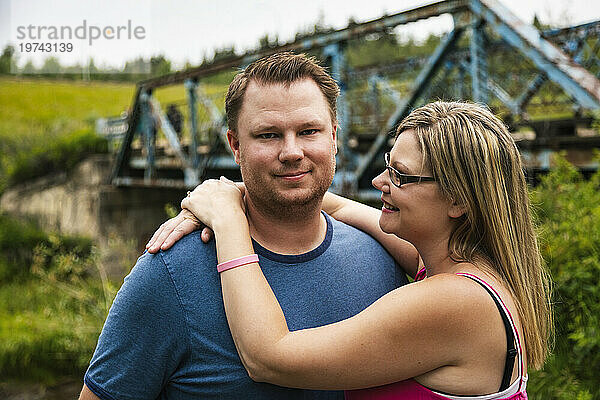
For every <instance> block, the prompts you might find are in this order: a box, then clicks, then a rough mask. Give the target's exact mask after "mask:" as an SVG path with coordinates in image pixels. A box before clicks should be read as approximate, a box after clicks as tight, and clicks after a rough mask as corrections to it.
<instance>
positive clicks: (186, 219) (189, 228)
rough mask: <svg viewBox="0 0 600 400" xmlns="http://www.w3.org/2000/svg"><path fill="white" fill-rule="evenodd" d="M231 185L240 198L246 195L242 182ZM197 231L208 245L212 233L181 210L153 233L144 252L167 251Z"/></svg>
mask: <svg viewBox="0 0 600 400" xmlns="http://www.w3.org/2000/svg"><path fill="white" fill-rule="evenodd" d="M223 179H224V181H225V182H229V183H233V182H231V181H229V180H227V179H226V178H223ZM233 184H234V185H235V186H236V187H237V188H238V189H239V190H240V191H241V193H242V196H243V195H244V194H245V193H246V186H244V184H243V183H242V182H235V183H233ZM198 229H202V233H201V234H200V237H201V239H202V241H203V242H204V243H208V242H209V241H210V240H211V239H212V238H213V231H212V230H211V229H210V228H208V227H207V226H206V225H205V224H203V223H202V222H201V221H200V220H199V219H198V218H196V216H195V215H194V214H193V213H192V212H191V211H189V210H187V209H183V210H181V212H180V213H179V214H177V216H175V217H173V218H171V219H169V220H168V221H166V222H164V223H163V224H162V225H161V226H160V227H159V228H158V230H157V231H156V232H154V235H152V238H151V239H150V241H148V244H146V250H148V252H149V253H153V254H154V253H158V251H159V250H168V249H170V248H171V246H173V245H174V244H175V243H176V242H177V241H178V240H179V239H181V238H182V237H184V236H185V235H188V234H190V233H192V232H193V231H195V230H198Z"/></svg>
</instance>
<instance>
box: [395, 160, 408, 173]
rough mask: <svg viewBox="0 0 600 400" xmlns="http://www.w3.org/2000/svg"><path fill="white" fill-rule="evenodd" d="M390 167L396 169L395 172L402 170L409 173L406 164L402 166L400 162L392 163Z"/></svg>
mask: <svg viewBox="0 0 600 400" xmlns="http://www.w3.org/2000/svg"><path fill="white" fill-rule="evenodd" d="M392 167H394V168H396V169H397V170H404V171H406V172H409V171H410V168H408V167H407V166H406V164H403V163H402V162H401V161H393V162H392Z"/></svg>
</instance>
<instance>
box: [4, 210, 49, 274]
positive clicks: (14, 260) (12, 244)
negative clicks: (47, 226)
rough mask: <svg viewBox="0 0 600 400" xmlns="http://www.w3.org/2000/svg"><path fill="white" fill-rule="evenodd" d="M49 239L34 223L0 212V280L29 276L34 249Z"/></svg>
mask: <svg viewBox="0 0 600 400" xmlns="http://www.w3.org/2000/svg"><path fill="white" fill-rule="evenodd" d="M47 240H48V235H47V234H46V233H44V232H42V231H41V230H40V229H39V228H38V227H37V226H35V225H34V224H33V223H30V222H27V221H19V220H17V219H14V218H11V217H9V216H7V215H3V214H0V282H1V283H5V282H10V281H13V280H19V279H23V278H24V277H26V276H28V275H29V274H30V266H31V263H32V261H33V249H34V248H35V247H36V246H37V245H38V244H40V243H43V242H45V241H47Z"/></svg>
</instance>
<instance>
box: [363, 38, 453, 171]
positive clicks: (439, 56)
mask: <svg viewBox="0 0 600 400" xmlns="http://www.w3.org/2000/svg"><path fill="white" fill-rule="evenodd" d="M463 31H464V28H463V27H460V28H455V29H454V30H452V31H451V32H449V33H448V34H447V35H446V37H445V38H444V40H442V42H441V43H440V44H439V45H438V47H437V48H436V49H435V51H434V53H433V54H432V55H431V57H430V58H429V61H428V62H427V65H426V66H425V68H423V69H422V70H421V72H420V73H419V76H418V77H417V79H416V80H415V85H414V88H413V90H412V92H411V93H410V94H409V96H408V97H407V98H406V99H405V100H404V102H403V103H402V104H401V105H400V106H399V107H398V108H397V109H396V112H394V114H392V116H391V117H390V118H389V119H388V121H387V123H386V126H385V128H384V129H383V130H382V131H381V132H379V134H378V135H377V137H376V138H375V141H374V142H373V144H372V145H371V148H370V149H369V151H368V152H367V154H365V155H364V156H363V157H361V159H360V161H359V163H358V167H357V168H356V170H355V171H354V175H355V176H356V178H355V179H357V180H358V179H360V178H361V177H362V175H363V174H364V173H365V171H366V170H367V167H368V166H369V165H370V164H371V162H372V161H373V159H374V158H375V156H376V155H377V153H379V150H380V149H381V146H383V144H384V143H385V141H386V139H387V138H388V137H389V133H390V131H391V130H392V129H393V128H394V127H395V126H396V125H398V123H399V122H400V121H402V120H403V119H404V117H406V116H407V115H408V114H409V112H410V110H411V108H412V107H413V105H414V103H415V102H416V101H417V100H418V99H419V97H420V96H421V94H422V93H423V91H424V90H425V89H426V88H427V85H428V84H429V83H430V81H431V77H432V76H433V75H434V74H435V73H436V72H437V70H438V69H439V67H440V65H441V64H442V61H443V60H444V58H445V57H446V55H447V54H448V52H449V51H450V50H451V49H452V48H453V47H454V45H455V44H456V42H457V41H458V39H459V38H460V36H461V34H462V32H463Z"/></svg>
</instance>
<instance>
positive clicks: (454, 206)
mask: <svg viewBox="0 0 600 400" xmlns="http://www.w3.org/2000/svg"><path fill="white" fill-rule="evenodd" d="M450 201H451V204H450V207H448V216H449V217H450V218H460V217H462V216H463V215H465V214H466V213H467V208H466V207H465V206H463V205H461V204H459V203H458V202H457V201H456V200H454V199H452V200H450Z"/></svg>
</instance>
